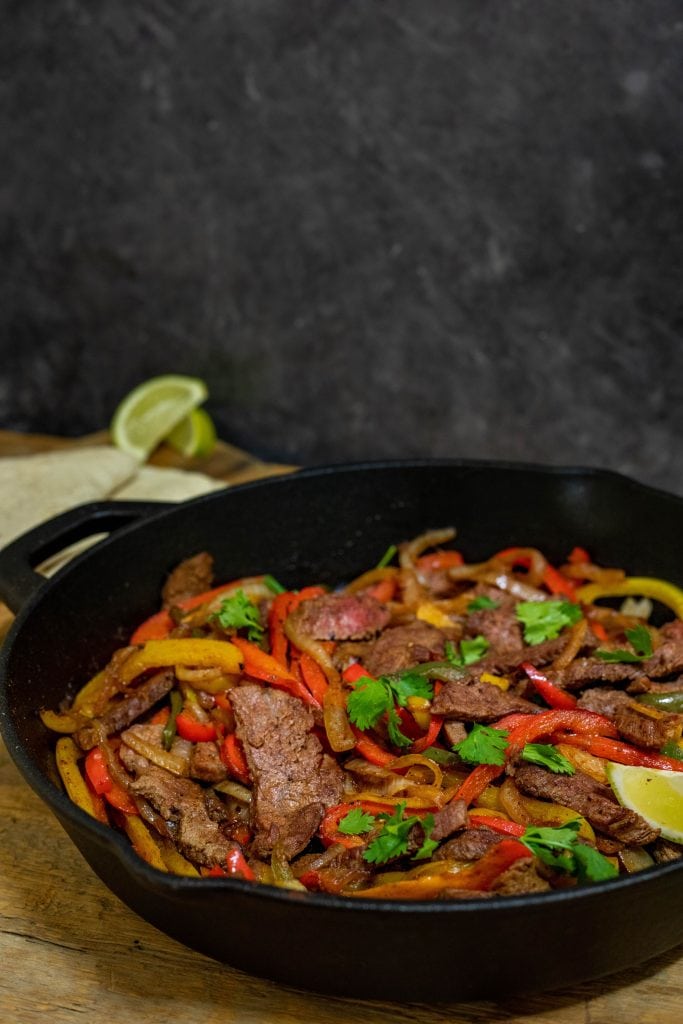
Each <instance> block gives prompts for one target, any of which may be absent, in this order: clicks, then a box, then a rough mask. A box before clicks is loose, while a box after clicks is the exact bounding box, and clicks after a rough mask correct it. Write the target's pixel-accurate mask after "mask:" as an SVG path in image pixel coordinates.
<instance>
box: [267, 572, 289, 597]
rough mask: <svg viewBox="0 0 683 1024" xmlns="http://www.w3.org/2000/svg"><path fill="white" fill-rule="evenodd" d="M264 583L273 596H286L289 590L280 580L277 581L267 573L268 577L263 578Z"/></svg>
mask: <svg viewBox="0 0 683 1024" xmlns="http://www.w3.org/2000/svg"><path fill="white" fill-rule="evenodd" d="M263 582H264V583H265V585H266V586H267V587H268V590H270V592H271V593H272V594H284V593H285V592H286V590H287V588H286V587H283V586H282V584H281V583H280V582H279V580H276V579H275V577H274V576H271V575H270V573H267V575H265V576H264V577H263Z"/></svg>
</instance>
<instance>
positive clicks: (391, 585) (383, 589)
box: [368, 579, 396, 604]
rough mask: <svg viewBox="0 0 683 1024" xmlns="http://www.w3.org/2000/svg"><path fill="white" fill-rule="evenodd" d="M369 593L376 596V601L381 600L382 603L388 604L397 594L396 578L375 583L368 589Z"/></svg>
mask: <svg viewBox="0 0 683 1024" xmlns="http://www.w3.org/2000/svg"><path fill="white" fill-rule="evenodd" d="M368 594H370V596H371V597H374V599H375V601H379V602H380V604H387V603H388V602H389V601H391V600H392V599H393V597H394V595H395V594H396V580H395V579H386V580H380V581H379V583H375V585H374V586H373V587H370V588H369V589H368Z"/></svg>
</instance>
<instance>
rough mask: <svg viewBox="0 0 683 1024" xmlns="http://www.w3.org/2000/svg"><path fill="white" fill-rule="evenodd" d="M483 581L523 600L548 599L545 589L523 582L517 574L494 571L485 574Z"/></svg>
mask: <svg viewBox="0 0 683 1024" xmlns="http://www.w3.org/2000/svg"><path fill="white" fill-rule="evenodd" d="M481 581H482V582H483V583H491V584H493V586H494V587H498V589H499V590H505V591H506V593H508V594H512V595H513V596H514V597H519V598H521V599H522V600H523V601H547V599H548V595H547V594H546V592H545V591H544V590H538V589H537V588H536V587H532V586H530V585H529V584H528V583H522V581H521V580H518V579H517V577H516V576H512V575H510V574H509V573H504V572H503V573H497V572H492V573H489V574H485V575H483V576H482V577H481Z"/></svg>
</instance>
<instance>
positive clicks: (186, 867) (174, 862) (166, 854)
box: [159, 840, 199, 878]
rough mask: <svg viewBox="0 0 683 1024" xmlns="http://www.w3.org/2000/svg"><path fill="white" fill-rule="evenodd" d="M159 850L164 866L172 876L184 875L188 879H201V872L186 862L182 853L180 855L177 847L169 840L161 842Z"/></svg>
mask: <svg viewBox="0 0 683 1024" xmlns="http://www.w3.org/2000/svg"><path fill="white" fill-rule="evenodd" d="M159 849H160V850H161V856H162V858H163V861H164V864H165V865H166V867H167V868H168V870H169V871H170V873H171V874H172V875H184V876H185V877H186V878H199V872H198V871H197V869H196V867H195V866H194V864H190V862H189V860H185V858H184V857H183V855H182V853H178V851H177V850H176V848H175V846H173V844H172V843H170V842H169V841H168V840H166V841H162V842H159Z"/></svg>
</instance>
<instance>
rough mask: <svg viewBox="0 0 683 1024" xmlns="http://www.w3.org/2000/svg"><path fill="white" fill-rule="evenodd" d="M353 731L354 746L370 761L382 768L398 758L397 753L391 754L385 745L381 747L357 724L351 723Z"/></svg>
mask: <svg viewBox="0 0 683 1024" xmlns="http://www.w3.org/2000/svg"><path fill="white" fill-rule="evenodd" d="M351 731H352V733H353V735H354V739H355V743H354V746H355V748H356V750H357V751H358V753H359V754H361V755H362V757H364V758H365V760H366V761H369V762H370V764H376V765H379V766H380V768H385V767H386V766H387V765H390V764H393V762H394V761H395V760H396V755H395V754H391V753H390V752H389V751H388V750H385V749H384V747H381V746H380V745H379V743H375V741H374V740H371V739H370V737H369V736H366V735H365V733H363V732H361V731H360V729H358V728H357V726H355V725H353V724H352V725H351Z"/></svg>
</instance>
